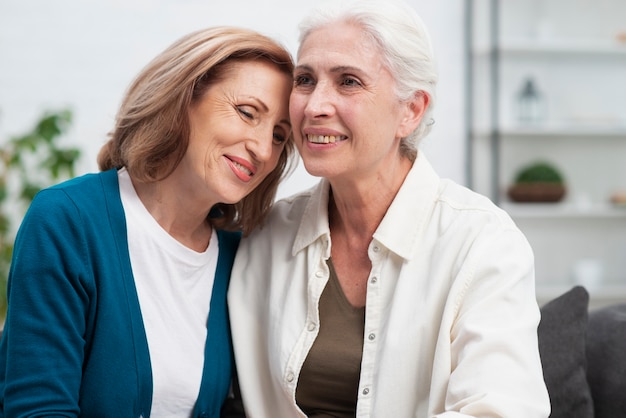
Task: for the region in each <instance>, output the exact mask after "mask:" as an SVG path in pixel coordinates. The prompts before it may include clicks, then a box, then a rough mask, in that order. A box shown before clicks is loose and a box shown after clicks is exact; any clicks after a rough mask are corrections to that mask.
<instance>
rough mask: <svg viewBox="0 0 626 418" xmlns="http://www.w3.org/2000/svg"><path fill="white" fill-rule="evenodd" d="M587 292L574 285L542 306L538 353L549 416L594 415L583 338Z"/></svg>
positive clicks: (554, 417)
mask: <svg viewBox="0 0 626 418" xmlns="http://www.w3.org/2000/svg"><path fill="white" fill-rule="evenodd" d="M588 306H589V294H588V293H587V291H586V290H585V288H583V287H581V286H576V287H574V288H572V289H571V290H569V291H568V292H566V293H565V294H563V295H561V296H559V297H558V298H556V299H554V300H552V301H550V302H548V303H547V304H545V305H544V306H543V307H542V308H541V322H540V323H539V329H538V333H539V353H540V354H541V362H542V364H543V377H544V380H545V382H546V386H547V388H548V393H549V395H550V403H551V405H552V413H551V414H550V417H552V418H557V417H567V418H578V417H580V418H589V417H593V401H592V399H591V391H590V389H589V385H588V383H587V376H586V368H587V358H586V355H585V345H586V344H585V338H586V333H587V309H588Z"/></svg>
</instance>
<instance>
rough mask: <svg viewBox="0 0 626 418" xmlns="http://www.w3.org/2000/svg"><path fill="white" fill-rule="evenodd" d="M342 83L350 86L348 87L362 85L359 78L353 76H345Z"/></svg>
mask: <svg viewBox="0 0 626 418" xmlns="http://www.w3.org/2000/svg"><path fill="white" fill-rule="evenodd" d="M341 84H343V85H344V86H348V87H358V86H360V85H361V83H359V81H358V80H357V79H355V78H352V77H346V78H344V79H343V80H342V82H341Z"/></svg>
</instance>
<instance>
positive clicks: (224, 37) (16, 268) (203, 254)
mask: <svg viewBox="0 0 626 418" xmlns="http://www.w3.org/2000/svg"><path fill="white" fill-rule="evenodd" d="M292 69H293V64H292V61H291V58H290V55H289V53H288V52H287V51H286V50H285V49H284V48H283V47H282V46H281V45H279V44H277V43H276V42H274V41H273V40H271V39H269V38H267V37H265V36H263V35H260V34H258V33H255V32H252V31H249V30H243V29H238V28H228V27H216V28H210V29H206V30H201V31H198V32H195V33H192V34H190V35H188V36H185V37H183V38H182V39H180V40H179V41H177V42H175V43H174V44H173V45H171V46H170V47H169V48H167V49H166V50H165V51H164V52H163V53H161V54H160V55H158V56H157V57H156V58H155V59H154V60H153V61H152V62H151V63H150V64H149V65H148V66H147V67H146V68H145V69H144V70H143V71H142V72H141V73H140V74H139V75H138V77H137V78H136V80H135V81H134V82H133V83H132V84H131V86H130V88H129V89H128V91H127V93H126V96H125V98H124V100H123V103H122V105H121V108H120V110H119V113H118V116H117V121H116V125H115V128H114V129H113V131H112V133H111V138H110V140H109V141H108V142H107V143H106V144H105V145H104V147H103V148H102V150H101V152H100V154H99V157H98V162H99V166H100V169H101V170H102V172H100V173H97V174H89V175H85V176H83V177H79V178H76V179H73V180H71V181H69V182H66V183H63V184H60V185H57V186H56V187H52V188H50V189H48V190H44V191H42V192H40V193H39V194H38V195H37V197H36V198H35V200H34V201H33V203H32V206H31V207H30V209H29V211H28V213H27V214H26V217H25V218H24V221H23V223H22V225H21V228H20V231H19V234H18V236H17V239H16V243H15V252H14V257H13V262H12V265H11V273H10V276H9V293H8V297H9V308H8V314H7V319H6V325H5V328H4V335H3V339H2V342H1V345H0V359H1V360H0V416H2V417H16V416H33V415H36V416H51V415H55V416H64V417H72V416H74V417H78V416H84V417H93V416H103V417H140V416H143V417H148V416H151V417H185V418H187V417H190V416H192V417H200V416H201V417H219V415H220V409H221V406H222V404H223V402H224V400H225V398H226V396H227V394H228V391H229V387H230V381H231V372H232V368H233V367H232V348H231V342H230V330H229V326H228V319H227V309H226V289H227V285H228V281H229V277H230V269H231V265H232V261H233V257H234V255H235V251H236V248H237V245H238V242H239V237H240V234H241V232H242V233H243V234H244V235H247V234H248V233H249V232H250V231H251V230H252V229H253V228H254V227H255V226H257V225H258V224H259V223H260V222H262V220H263V219H264V217H265V215H266V214H267V212H268V209H269V207H270V204H271V203H272V201H273V199H274V195H275V192H276V189H277V185H278V182H279V180H280V178H281V176H282V174H283V172H284V170H285V169H286V168H287V166H288V162H289V159H290V155H291V154H292V152H293V144H292V140H291V125H290V122H289V114H288V98H289V92H290V90H291V72H292ZM95 82H96V81H95Z"/></svg>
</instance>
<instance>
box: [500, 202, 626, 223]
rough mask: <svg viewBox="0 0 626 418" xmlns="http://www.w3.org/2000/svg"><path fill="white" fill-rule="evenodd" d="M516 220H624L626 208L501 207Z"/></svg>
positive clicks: (544, 204)
mask: <svg viewBox="0 0 626 418" xmlns="http://www.w3.org/2000/svg"><path fill="white" fill-rule="evenodd" d="M500 206H501V207H502V209H504V210H505V211H507V212H508V213H509V215H511V217H512V218H514V219H516V218H517V219H593V218H600V219H624V220H626V207H625V206H620V205H612V204H609V203H606V204H603V203H596V204H590V205H575V204H571V203H512V202H505V203H502V204H501V205H500Z"/></svg>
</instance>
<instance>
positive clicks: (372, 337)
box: [367, 332, 376, 341]
mask: <svg viewBox="0 0 626 418" xmlns="http://www.w3.org/2000/svg"><path fill="white" fill-rule="evenodd" d="M367 339H368V340H370V341H374V340H375V339H376V334H374V333H373V332H372V333H371V334H370V335H368V336H367Z"/></svg>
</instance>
